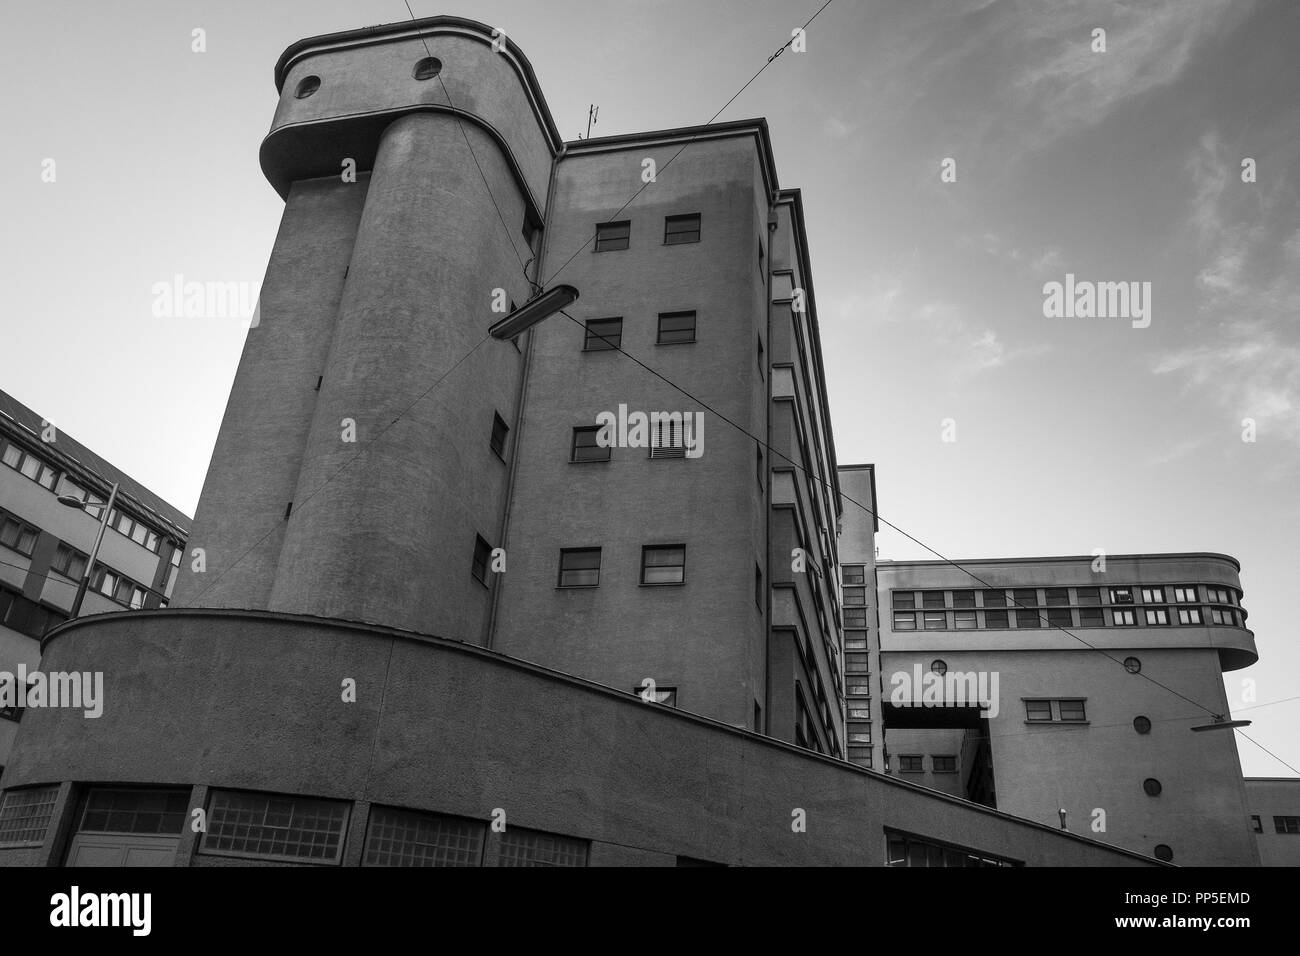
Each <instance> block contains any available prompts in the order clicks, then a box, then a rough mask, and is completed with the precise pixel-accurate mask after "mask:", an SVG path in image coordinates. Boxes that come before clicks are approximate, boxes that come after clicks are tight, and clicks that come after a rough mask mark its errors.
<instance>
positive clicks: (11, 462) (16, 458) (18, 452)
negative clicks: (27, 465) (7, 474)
mask: <svg viewBox="0 0 1300 956" xmlns="http://www.w3.org/2000/svg"><path fill="white" fill-rule="evenodd" d="M22 460H23V450H22V449H21V448H19V447H18V446H17V445H15V444H13V443H12V442H10V443H9V444H7V445H5V453H4V463H5V464H6V465H8V466H9V467H10V468H14V469H17V468H18V466H19V465H20V464H21V463H22Z"/></svg>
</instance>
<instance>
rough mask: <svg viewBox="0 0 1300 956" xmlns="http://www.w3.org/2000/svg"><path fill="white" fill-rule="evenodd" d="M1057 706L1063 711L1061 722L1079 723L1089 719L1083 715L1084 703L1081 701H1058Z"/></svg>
mask: <svg viewBox="0 0 1300 956" xmlns="http://www.w3.org/2000/svg"><path fill="white" fill-rule="evenodd" d="M1056 706H1057V707H1058V708H1059V709H1060V711H1061V720H1067V721H1076V722H1077V721H1081V720H1086V719H1087V718H1086V717H1085V716H1084V713H1083V701H1081V700H1058V701H1057V702H1056Z"/></svg>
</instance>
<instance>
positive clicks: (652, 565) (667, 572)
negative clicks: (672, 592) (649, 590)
mask: <svg viewBox="0 0 1300 956" xmlns="http://www.w3.org/2000/svg"><path fill="white" fill-rule="evenodd" d="M641 583H642V584H685V583H686V545H684V544H666V545H663V544H657V545H646V546H645V547H643V548H642V549H641Z"/></svg>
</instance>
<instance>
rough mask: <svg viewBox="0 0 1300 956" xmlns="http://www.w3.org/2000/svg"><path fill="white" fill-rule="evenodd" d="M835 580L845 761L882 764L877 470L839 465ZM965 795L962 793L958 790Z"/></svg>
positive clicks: (874, 765) (866, 765)
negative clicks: (840, 607)
mask: <svg viewBox="0 0 1300 956" xmlns="http://www.w3.org/2000/svg"><path fill="white" fill-rule="evenodd" d="M840 489H841V493H842V495H843V498H844V508H843V517H842V519H841V523H840V532H841V533H840V542H839V546H840V561H841V565H840V581H841V584H842V586H843V587H842V592H841V593H842V595H843V601H844V672H845V677H844V680H845V696H846V706H845V709H846V715H847V719H848V725H847V728H848V729H847V733H848V740H849V746H848V759H849V760H851V761H853V763H856V764H858V765H859V766H863V767H876V768H882V767H884V760H883V753H884V748H883V735H882V734H881V733H880V732H879V728H880V727H881V726H882V724H881V714H880V690H881V686H880V668H879V664H880V611H879V607H878V605H877V601H876V532H877V531H879V530H880V522H879V520H878V519H877V518H876V468H875V466H874V465H841V466H840ZM961 796H964V794H961Z"/></svg>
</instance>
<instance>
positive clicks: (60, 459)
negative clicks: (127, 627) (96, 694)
mask: <svg viewBox="0 0 1300 956" xmlns="http://www.w3.org/2000/svg"><path fill="white" fill-rule="evenodd" d="M0 462H2V463H3V465H4V467H0V672H3V673H4V674H7V675H17V674H18V673H19V667H20V666H21V667H23V668H25V669H26V670H27V671H34V670H36V669H37V666H38V664H39V662H40V657H41V639H42V638H43V637H44V636H45V635H46V634H47V633H48V632H49V631H50V630H51V629H52V628H54V627H56V626H57V625H59V624H62V623H63V622H64V621H66V620H68V617H69V614H70V613H71V610H72V607H73V601H74V598H75V596H76V593H77V588H78V585H79V583H80V581H81V579H82V577H83V575H84V573H85V569H86V560H87V555H88V552H89V551H90V548H91V546H92V544H93V542H94V540H95V534H96V530H97V528H98V525H99V522H100V518H101V516H102V506H103V505H104V504H105V502H106V501H107V500H108V496H109V490H110V488H111V486H112V485H113V483H114V482H116V483H117V484H118V486H119V487H118V493H117V499H116V502H115V507H114V508H113V511H112V513H111V514H110V515H109V516H108V518H109V520H108V530H107V531H106V532H105V534H104V539H103V542H102V544H101V545H100V551H99V560H98V561H97V562H96V564H95V568H94V570H93V572H92V575H91V580H90V586H89V588H88V590H87V593H86V596H85V598H84V600H83V602H82V606H81V613H82V614H100V613H104V612H108V611H120V610H123V609H128V608H129V609H140V608H159V607H166V606H167V603H168V600H169V598H170V596H171V592H172V587H173V585H174V584H175V582H176V577H177V568H178V567H179V566H180V563H181V557H182V552H183V549H184V544H185V539H186V537H187V535H188V533H189V518H187V517H186V516H185V515H184V514H183V513H182V512H181V511H179V510H178V509H176V508H174V507H172V506H171V505H169V504H168V503H167V502H166V501H163V500H162V499H161V498H159V497H158V496H157V495H156V494H154V493H153V492H151V491H150V490H149V489H148V488H146V487H144V486H143V485H141V484H140V483H139V482H137V481H135V480H134V479H132V478H131V477H130V476H129V475H126V474H124V473H123V472H121V471H120V470H118V469H117V468H115V467H113V465H111V464H110V463H109V462H107V461H105V460H104V459H102V458H100V457H99V456H98V455H96V454H95V453H94V452H92V451H91V450H90V449H89V448H86V447H85V446H84V445H82V444H81V443H79V442H77V441H76V440H75V439H73V438H71V437H69V436H68V435H66V434H64V433H63V432H61V431H59V430H58V429H57V428H56V427H55V426H54V425H52V424H51V423H50V422H49V421H48V420H46V419H44V418H43V417H42V416H41V415H39V414H37V413H36V412H35V411H33V410H32V409H30V408H28V407H27V406H25V405H23V404H22V403H21V402H19V401H18V400H17V399H15V398H13V397H12V396H11V395H8V394H6V393H5V392H0ZM59 495H71V496H73V497H75V498H77V499H80V500H81V501H82V502H84V503H85V507H84V508H74V507H68V506H65V505H61V504H59V502H58V501H57V500H56V498H57V496H59ZM97 506H99V507H97ZM21 719H22V709H21V708H20V707H19V706H17V705H16V704H13V705H10V706H0V779H3V778H2V775H3V773H4V767H5V765H6V764H8V762H9V751H10V749H11V747H12V746H13V741H14V737H15V735H16V734H17V732H18V722H19V721H20V720H21Z"/></svg>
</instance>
